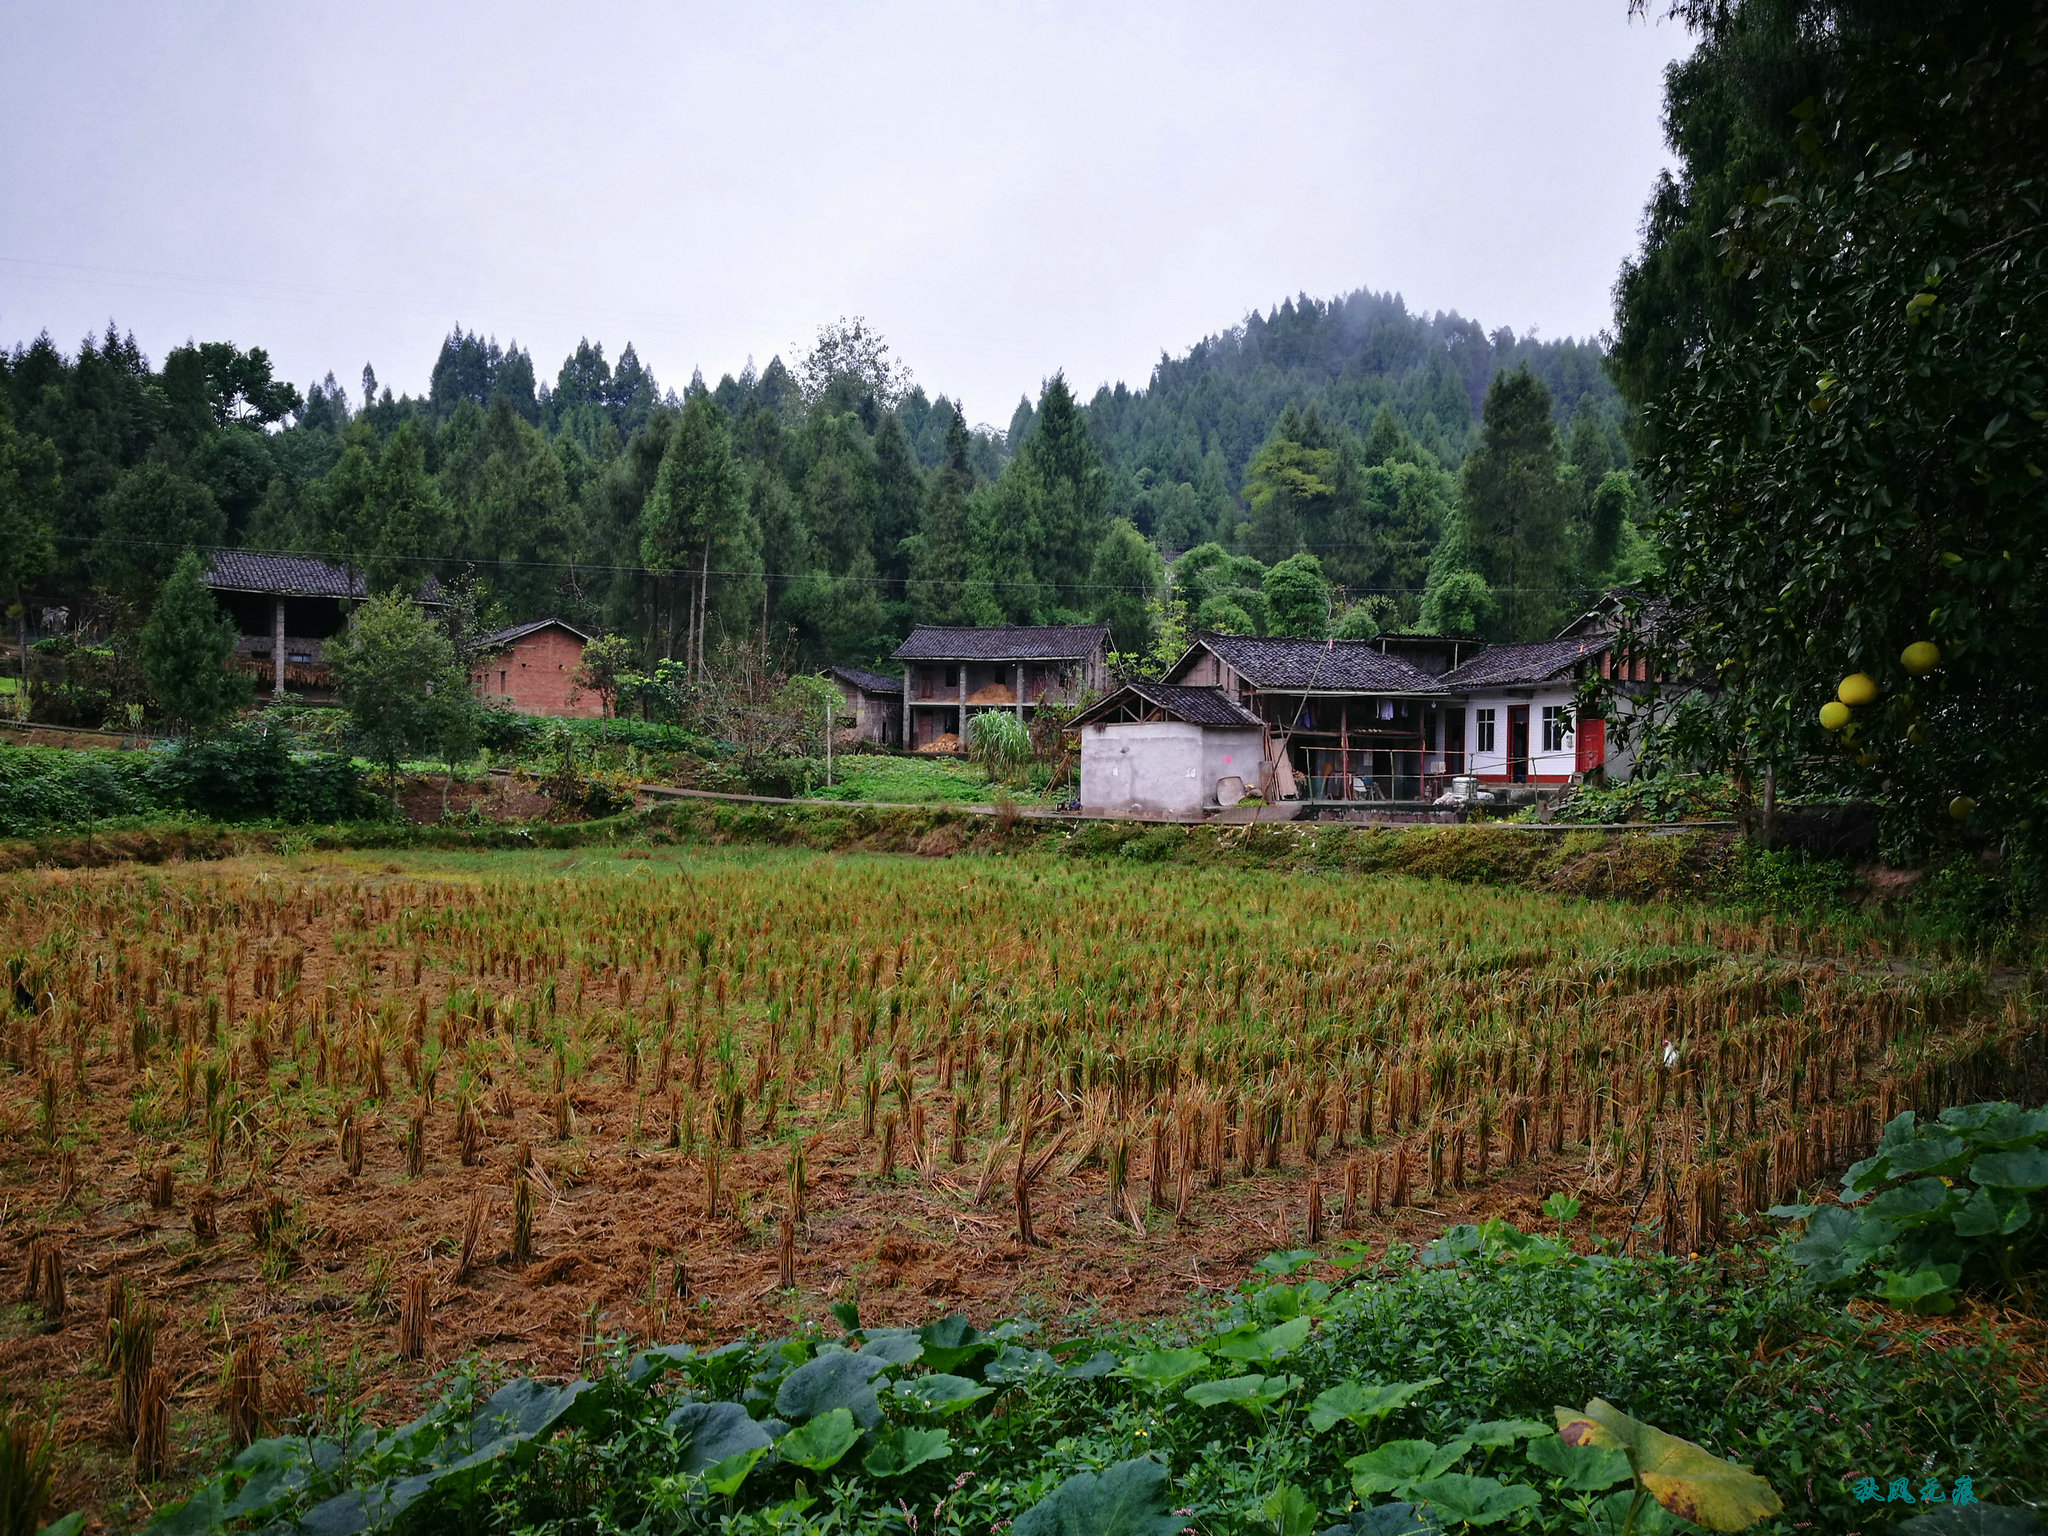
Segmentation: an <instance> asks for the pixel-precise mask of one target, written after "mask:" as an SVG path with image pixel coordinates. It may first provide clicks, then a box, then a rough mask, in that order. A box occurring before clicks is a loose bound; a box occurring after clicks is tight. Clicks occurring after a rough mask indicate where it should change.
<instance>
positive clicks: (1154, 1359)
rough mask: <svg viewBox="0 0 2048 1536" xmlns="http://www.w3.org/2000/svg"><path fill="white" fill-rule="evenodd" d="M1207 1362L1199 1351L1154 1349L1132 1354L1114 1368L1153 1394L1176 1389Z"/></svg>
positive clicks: (1205, 1356)
mask: <svg viewBox="0 0 2048 1536" xmlns="http://www.w3.org/2000/svg"><path fill="white" fill-rule="evenodd" d="M1208 1363H1209V1357H1208V1356H1207V1355H1205V1354H1203V1353H1202V1351H1201V1350H1199V1349H1155V1350H1150V1351H1148V1352H1147V1353H1145V1354H1142V1355H1133V1356H1131V1358H1130V1359H1128V1360H1126V1361H1125V1362H1124V1363H1123V1364H1122V1365H1120V1366H1118V1367H1117V1370H1116V1374H1117V1375H1119V1376H1128V1377H1129V1378H1130V1379H1131V1380H1132V1381H1136V1382H1142V1383H1143V1384H1144V1385H1146V1386H1148V1387H1150V1388H1151V1389H1152V1390H1153V1391H1155V1392H1164V1391H1166V1390H1168V1389H1169V1388H1171V1387H1175V1386H1178V1385H1179V1384H1180V1383H1181V1382H1183V1381H1186V1380H1187V1379H1188V1377H1190V1376H1192V1375H1194V1374H1195V1372H1197V1371H1199V1370H1200V1369H1201V1368H1202V1367H1203V1366H1205V1365H1207V1364H1208Z"/></svg>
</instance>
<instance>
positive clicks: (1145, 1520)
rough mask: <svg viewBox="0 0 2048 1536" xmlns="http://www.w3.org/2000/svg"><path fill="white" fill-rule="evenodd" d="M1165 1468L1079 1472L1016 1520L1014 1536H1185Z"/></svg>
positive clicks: (1141, 1461)
mask: <svg viewBox="0 0 2048 1536" xmlns="http://www.w3.org/2000/svg"><path fill="white" fill-rule="evenodd" d="M1184 1523H1185V1522H1183V1521H1182V1519H1181V1518H1180V1516H1178V1515H1176V1514H1174V1513H1173V1512H1172V1511H1171V1510H1170V1509H1169V1508H1168V1507H1167V1502H1166V1468H1165V1467H1163V1466H1161V1465H1160V1464H1159V1463H1158V1462H1156V1461H1153V1460H1152V1459H1151V1458H1150V1457H1139V1458H1137V1459H1135V1460H1132V1461H1120V1462H1118V1463H1117V1464H1116V1465H1115V1466H1113V1467H1109V1468H1107V1469H1106V1470H1104V1471H1103V1472H1101V1473H1100V1474H1097V1473H1094V1472H1077V1473H1075V1474H1074V1475H1073V1476H1072V1477H1070V1478H1068V1479H1067V1480H1066V1481H1065V1482H1064V1483H1061V1484H1060V1485H1059V1487H1057V1488H1055V1489H1054V1490H1053V1491H1052V1492H1051V1493H1049V1494H1047V1495H1046V1496H1045V1497H1044V1498H1043V1499H1040V1500H1039V1501H1038V1502H1037V1503H1036V1504H1034V1505H1032V1506H1031V1508H1029V1509H1027V1510H1025V1511H1024V1513H1023V1514H1021V1515H1019V1516H1018V1517H1017V1521H1016V1523H1015V1524H1014V1525H1012V1526H1011V1527H1010V1536H1180V1529H1181V1526H1182V1525H1183V1524H1184Z"/></svg>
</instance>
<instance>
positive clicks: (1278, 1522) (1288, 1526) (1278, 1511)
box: [1259, 1483, 1316, 1536]
mask: <svg viewBox="0 0 2048 1536" xmlns="http://www.w3.org/2000/svg"><path fill="white" fill-rule="evenodd" d="M1259 1513H1260V1514H1261V1515H1262V1516H1264V1517H1265V1520H1266V1523H1267V1525H1268V1526H1270V1527H1271V1529H1272V1531H1273V1536H1313V1532H1314V1530H1315V1523H1316V1506H1315V1503H1314V1501H1313V1500H1311V1499H1310V1498H1309V1496H1308V1495H1307V1494H1305V1493H1303V1492H1302V1491H1301V1490H1300V1489H1299V1488H1297V1487H1295V1486H1294V1484H1292V1483H1282V1484H1281V1485H1280V1486H1279V1487H1278V1488H1275V1489H1274V1490H1273V1491H1272V1492H1271V1493H1270V1494H1268V1495H1267V1496H1266V1500H1265V1502H1264V1503H1263V1504H1261V1505H1260V1506H1259Z"/></svg>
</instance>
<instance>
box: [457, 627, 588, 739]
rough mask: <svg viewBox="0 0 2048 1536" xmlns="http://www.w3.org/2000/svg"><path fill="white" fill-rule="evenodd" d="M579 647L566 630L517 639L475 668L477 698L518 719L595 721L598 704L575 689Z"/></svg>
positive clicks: (579, 653) (579, 660)
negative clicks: (554, 717)
mask: <svg viewBox="0 0 2048 1536" xmlns="http://www.w3.org/2000/svg"><path fill="white" fill-rule="evenodd" d="M582 664H583V642H582V641H581V640H578V639H577V638H576V637H575V636H574V635H572V634H570V633H569V632H568V631H567V630H562V629H552V628H550V629H543V630H538V631H536V632H535V633H533V634H530V635H524V636H521V637H520V638H519V639H517V640H515V641H513V642H512V644H511V645H509V646H507V647H506V648H505V649H504V650H502V651H500V652H498V654H497V655H495V656H493V657H490V658H488V659H487V660H486V661H485V662H484V663H483V664H482V665H480V666H478V667H477V669H476V672H475V675H474V677H473V678H472V682H473V683H474V685H475V687H476V691H477V694H478V696H479V697H481V698H485V699H489V700H492V701H495V702H497V703H501V704H505V705H508V706H510V707H511V708H513V709H516V710H518V711H519V713H521V714H522V715H576V716H581V717H583V718H585V719H593V720H594V719H596V718H597V717H598V716H599V715H602V714H603V713H604V701H603V700H602V699H600V698H599V697H598V696H597V695H596V694H594V693H591V692H589V691H587V690H585V691H583V692H581V693H579V692H578V691H577V688H576V669H577V668H578V667H579V666H581V665H582Z"/></svg>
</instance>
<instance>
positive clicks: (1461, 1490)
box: [1408, 1472, 1541, 1526]
mask: <svg viewBox="0 0 2048 1536" xmlns="http://www.w3.org/2000/svg"><path fill="white" fill-rule="evenodd" d="M1408 1492H1409V1497H1411V1498H1413V1499H1416V1500H1418V1501H1420V1502H1421V1503H1423V1504H1426V1505H1428V1506H1429V1508H1430V1509H1431V1510H1432V1511H1433V1512H1434V1513H1435V1514H1436V1515H1437V1516H1438V1517H1440V1518H1441V1519H1444V1520H1449V1521H1452V1522H1454V1523H1457V1524H1462V1525H1471V1526H1481V1525H1498V1524H1500V1522H1501V1521H1503V1520H1505V1519H1507V1518H1508V1516H1510V1515H1512V1514H1515V1513H1516V1512H1517V1511H1519V1510H1524V1509H1533V1508H1534V1507H1535V1506H1536V1505H1537V1504H1538V1503H1539V1502H1541V1500H1540V1499H1539V1498H1538V1496H1537V1493H1536V1490H1535V1489H1534V1488H1531V1487H1528V1486H1527V1485H1525V1484H1522V1483H1503V1482H1500V1481H1499V1480H1498V1479H1495V1478H1491V1477H1470V1476H1467V1475H1466V1474H1464V1473H1462V1472H1453V1473H1450V1474H1448V1475H1446V1476H1443V1477H1432V1478H1428V1479H1426V1480H1424V1481H1422V1482H1419V1483H1416V1484H1414V1485H1413V1486H1412V1487H1411V1488H1410V1489H1409V1490H1408Z"/></svg>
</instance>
